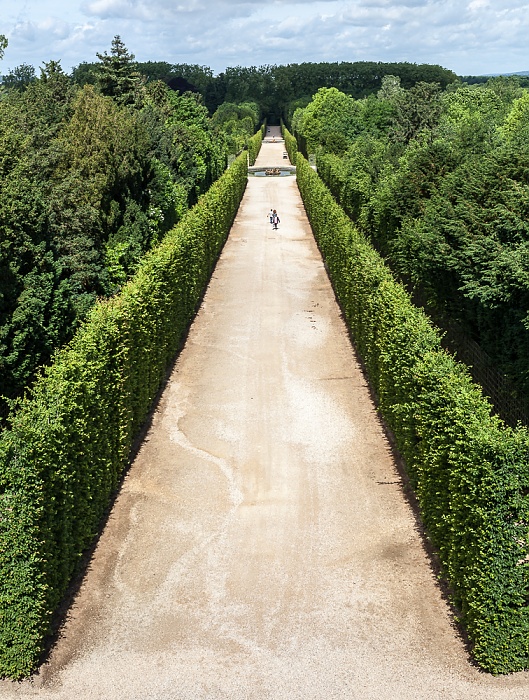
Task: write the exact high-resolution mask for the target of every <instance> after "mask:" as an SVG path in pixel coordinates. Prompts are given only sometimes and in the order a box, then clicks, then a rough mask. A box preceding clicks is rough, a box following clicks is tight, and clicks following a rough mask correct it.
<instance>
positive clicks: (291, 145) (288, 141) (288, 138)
mask: <svg viewBox="0 0 529 700" xmlns="http://www.w3.org/2000/svg"><path fill="white" fill-rule="evenodd" d="M281 132H282V134H283V138H284V139H285V148H286V149H287V153H288V157H289V158H290V162H291V163H292V165H296V158H297V155H298V142H297V141H296V139H295V137H294V136H292V134H291V133H290V131H289V130H288V129H287V128H286V126H285V125H284V124H283V122H281Z"/></svg>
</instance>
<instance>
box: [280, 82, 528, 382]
mask: <svg viewBox="0 0 529 700" xmlns="http://www.w3.org/2000/svg"><path fill="white" fill-rule="evenodd" d="M292 128H293V130H294V132H295V133H296V134H297V135H298V137H299V140H300V143H302V144H303V145H304V147H305V149H306V151H308V152H310V153H313V154H316V156H317V164H318V172H319V173H320V175H321V177H323V179H324V181H325V182H326V183H327V184H328V186H329V187H330V189H331V191H332V192H333V194H334V195H335V197H336V198H337V199H338V200H339V202H340V203H341V204H342V206H344V208H345V209H346V211H347V212H348V214H349V215H350V216H351V218H352V219H353V220H354V221H355V222H356V223H357V225H358V226H359V227H360V228H361V230H362V231H363V232H364V233H366V234H367V235H368V237H369V238H370V239H371V241H372V242H373V243H374V244H375V246H376V247H377V248H378V250H380V251H381V252H382V253H383V255H384V256H385V257H386V258H387V259H388V261H389V262H390V265H391V267H392V269H393V270H394V271H395V272H396V273H397V274H398V276H399V277H400V278H401V279H402V280H403V281H405V282H406V283H407V285H408V287H409V288H411V289H412V290H413V291H414V293H415V294H416V296H417V297H418V299H419V300H421V303H425V304H426V305H427V306H428V307H429V308H430V309H431V310H432V312H434V313H435V314H436V316H437V317H439V318H444V319H451V320H455V321H456V322H457V323H458V324H459V327H460V328H462V329H463V330H464V332H465V333H466V334H467V335H468V337H470V338H472V339H473V340H474V341H476V342H477V343H478V344H479V345H480V346H481V348H482V349H483V350H484V351H485V352H486V353H487V354H488V355H489V356H490V357H491V358H492V361H493V363H494V364H495V365H496V366H497V367H498V368H499V369H500V370H501V372H503V373H504V374H506V375H507V376H508V377H510V378H511V379H512V380H513V381H514V382H515V383H516V385H517V386H518V387H519V391H520V393H521V394H525V393H527V391H528V390H529V313H528V312H529V91H527V90H526V89H524V88H523V87H522V86H521V84H520V80H519V79H518V78H515V77H511V78H492V79H489V80H488V81H487V82H486V83H485V84H476V85H472V86H469V85H464V84H461V83H456V84H453V85H449V86H448V88H447V89H445V90H443V89H442V86H441V85H439V84H438V83H426V82H420V83H417V84H416V85H414V86H413V87H411V88H409V89H405V88H404V87H403V86H402V85H401V83H400V81H399V79H398V77H391V76H386V77H385V78H384V79H383V81H382V86H381V88H380V90H379V91H378V92H377V94H376V95H371V96H369V97H367V98H365V99H360V100H355V99H354V98H352V97H350V96H349V95H346V94H344V93H343V92H341V91H339V90H337V89H336V88H330V89H321V90H320V91H319V92H318V93H317V94H316V95H315V96H314V99H313V101H312V102H311V103H310V104H309V105H308V106H307V107H306V108H304V109H298V110H297V111H296V112H295V113H294V115H293V119H292Z"/></svg>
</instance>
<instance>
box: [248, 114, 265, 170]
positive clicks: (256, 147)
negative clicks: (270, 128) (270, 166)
mask: <svg viewBox="0 0 529 700" xmlns="http://www.w3.org/2000/svg"><path fill="white" fill-rule="evenodd" d="M265 130H266V123H265V124H263V125H262V126H261V128H260V129H259V131H257V132H256V133H255V134H254V135H253V136H252V137H251V138H250V139H249V140H248V159H249V161H250V165H255V161H256V160H257V156H258V155H259V151H260V150H261V145H262V143H263V137H264V135H265Z"/></svg>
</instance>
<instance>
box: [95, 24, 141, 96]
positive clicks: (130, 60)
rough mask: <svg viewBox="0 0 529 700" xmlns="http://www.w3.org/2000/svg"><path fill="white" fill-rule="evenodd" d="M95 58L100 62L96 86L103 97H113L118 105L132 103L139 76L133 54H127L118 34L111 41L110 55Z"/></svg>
mask: <svg viewBox="0 0 529 700" xmlns="http://www.w3.org/2000/svg"><path fill="white" fill-rule="evenodd" d="M97 57H98V58H99V60H100V62H101V63H100V64H99V66H98V70H97V84H98V86H99V89H100V90H101V92H102V93H103V95H106V96H108V97H114V98H115V99H116V100H117V102H119V103H120V104H130V103H132V102H133V101H134V93H135V90H136V87H137V86H138V84H139V83H140V81H141V76H140V74H139V73H138V71H137V70H136V64H135V62H134V54H132V53H129V51H128V49H127V47H126V46H125V44H124V43H123V41H122V40H121V37H120V36H119V34H117V35H116V36H115V37H114V38H113V39H112V45H111V49H110V55H108V54H107V52H106V51H105V52H104V53H102V54H101V53H98V54H97Z"/></svg>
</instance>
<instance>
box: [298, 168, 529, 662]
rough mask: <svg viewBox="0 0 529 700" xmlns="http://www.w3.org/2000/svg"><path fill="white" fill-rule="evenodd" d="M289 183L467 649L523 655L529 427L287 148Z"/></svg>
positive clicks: (483, 656)
mask: <svg viewBox="0 0 529 700" xmlns="http://www.w3.org/2000/svg"><path fill="white" fill-rule="evenodd" d="M296 165H297V178H298V185H299V189H300V191H301V195H302V197H303V201H304V203H305V207H306V210H307V213H308V216H309V219H310V221H311V224H312V228H313V231H314V234H315V237H316V239H317V242H318V244H319V246H320V249H321V251H322V254H323V256H324V258H325V261H326V264H327V267H328V270H329V275H330V277H331V280H332V282H333V285H334V288H335V292H336V295H337V298H338V300H339V302H340V304H341V307H342V309H343V312H344V315H345V317H346V319H347V323H348V324H349V328H350V330H351V333H352V336H353V338H354V340H355V343H356V345H357V347H358V350H359V352H360V354H361V356H362V358H363V360H364V362H365V365H366V368H367V370H368V374H369V377H370V381H371V384H372V387H373V388H374V390H375V392H376V394H377V396H378V399H379V408H380V411H381V412H382V414H383V415H384V417H385V419H386V421H387V423H388V424H389V426H390V427H391V429H392V431H393V433H394V435H395V439H396V442H397V445H398V448H399V450H400V453H401V454H402V456H403V457H404V459H405V462H406V466H407V470H408V473H409V476H410V480H411V482H412V484H413V486H414V488H415V491H416V494H417V498H418V501H419V504H420V508H421V511H422V517H423V520H424V523H425V526H426V528H427V532H428V534H429V537H430V538H431V540H432V542H433V543H434V544H435V546H436V547H437V549H438V551H439V556H440V559H441V562H442V566H443V570H444V575H445V577H446V579H447V580H448V582H449V585H450V588H451V592H452V598H453V602H454V603H455V605H456V608H457V610H458V611H459V613H460V617H461V621H462V623H463V625H464V626H465V628H466V630H467V631H468V635H469V638H470V640H471V644H472V653H473V655H474V657H475V659H476V661H477V662H478V663H479V664H480V666H481V667H482V668H483V669H484V670H487V671H489V672H491V673H495V674H497V673H508V672H511V671H517V670H521V669H525V668H527V667H528V666H529V605H528V604H529V585H528V584H529V580H528V571H529V568H528V567H529V561H528V559H529V557H528V543H527V539H528V537H527V534H528V532H527V531H528V520H529V518H528V516H529V513H528V493H529V435H528V433H527V431H526V430H525V429H518V430H512V429H510V428H507V427H506V426H505V425H504V424H503V423H502V422H501V421H500V420H499V419H498V418H497V417H495V416H493V415H491V408H490V405H489V403H488V402H487V401H486V399H485V398H484V397H483V396H482V394H481V390H480V388H479V387H478V386H477V385H475V384H473V382H472V381H471V379H470V376H469V374H468V371H467V369H466V367H464V366H463V365H461V364H459V363H457V362H456V361H455V360H454V359H453V358H452V357H451V356H450V355H449V354H447V353H446V352H445V351H444V350H443V349H442V348H441V344H440V337H439V334H438V332H437V331H436V330H435V328H434V327H433V326H432V324H431V322H430V321H429V319H428V318H427V316H426V315H425V314H424V313H423V311H422V310H421V309H418V308H416V307H414V306H413V305H412V303H411V301H410V299H409V296H408V295H407V293H406V292H405V290H404V288H403V287H402V286H401V285H400V284H399V283H397V282H396V281H395V280H394V278H393V277H392V275H391V274H390V272H389V270H388V269H387V267H386V266H385V265H384V263H383V261H382V259H381V258H380V256H379V255H378V254H377V253H376V252H375V251H374V249H373V248H372V247H371V246H370V245H369V244H368V243H367V241H366V240H365V238H364V237H363V236H362V235H361V234H360V233H359V232H358V231H357V230H356V229H355V227H354V226H353V224H352V223H351V221H350V219H349V218H348V217H347V216H346V214H345V213H344V212H343V210H342V209H341V208H340V207H339V206H338V205H337V204H336V202H335V201H334V199H333V197H332V195H331V193H330V192H329V190H328V189H327V188H326V187H325V185H324V184H323V183H322V181H321V179H320V178H319V177H318V175H316V173H315V172H314V171H313V170H312V168H311V167H310V166H309V164H308V163H307V161H306V160H305V158H303V156H301V154H298V156H297V161H296Z"/></svg>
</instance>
